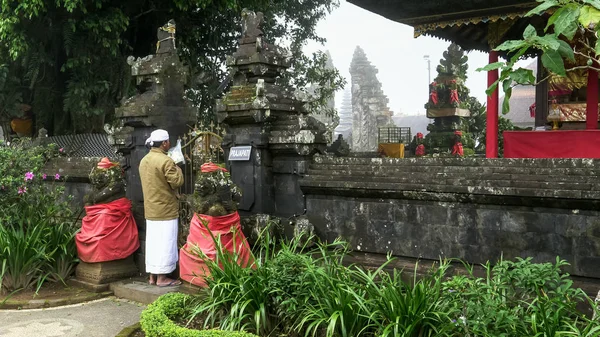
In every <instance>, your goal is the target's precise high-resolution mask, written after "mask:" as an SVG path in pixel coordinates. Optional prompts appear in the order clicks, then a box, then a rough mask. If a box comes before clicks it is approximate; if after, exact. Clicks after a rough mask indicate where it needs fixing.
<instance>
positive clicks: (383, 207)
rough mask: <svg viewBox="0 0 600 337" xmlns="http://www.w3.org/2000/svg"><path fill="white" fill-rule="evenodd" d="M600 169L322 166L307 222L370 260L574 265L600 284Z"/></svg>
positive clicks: (497, 164)
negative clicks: (372, 256)
mask: <svg viewBox="0 0 600 337" xmlns="http://www.w3.org/2000/svg"><path fill="white" fill-rule="evenodd" d="M599 164H600V161H593V160H527V159H521V160H515V159H498V160H486V159H473V158H467V159H454V158H447V159H442V158H427V159H417V158H414V159H404V160H399V159H396V160H395V159H379V158H373V159H369V158H330V157H322V156H320V157H317V158H315V160H314V161H313V163H312V164H311V166H310V168H309V170H308V174H307V175H306V176H305V177H304V178H303V179H302V180H301V181H300V184H301V186H302V189H303V191H304V193H305V195H306V207H307V216H308V218H309V220H310V221H311V222H312V223H313V224H314V225H315V228H316V231H317V232H318V234H319V235H320V236H322V237H323V238H327V239H329V240H331V239H333V238H335V237H337V236H341V237H343V238H345V239H346V240H348V241H349V242H350V243H351V245H352V248H353V249H354V250H356V251H360V252H365V253H379V254H386V253H388V252H393V254H394V255H398V256H405V257H412V258H423V259H439V258H440V257H442V258H460V259H464V260H466V261H468V262H471V263H484V262H486V261H488V260H489V261H496V260H497V259H499V258H500V257H501V256H504V258H507V259H512V258H514V257H517V256H520V257H533V259H534V260H535V261H538V262H542V261H554V260H555V258H556V256H560V257H561V258H564V259H566V260H567V261H569V262H570V263H571V267H570V269H569V270H568V272H570V273H572V274H573V275H577V276H583V277H593V278H600V217H599V216H600V207H599V206H600V187H598V186H599V184H598V181H599V180H598V179H600V165H599Z"/></svg>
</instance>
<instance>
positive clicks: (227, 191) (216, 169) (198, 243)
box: [179, 163, 254, 287]
mask: <svg viewBox="0 0 600 337" xmlns="http://www.w3.org/2000/svg"><path fill="white" fill-rule="evenodd" d="M200 172H201V173H200V174H199V176H198V179H197V181H196V184H195V185H196V186H195V191H194V196H193V202H192V204H193V208H194V216H193V218H192V221H191V224H190V233H189V235H188V237H187V241H186V243H185V245H184V246H183V247H182V248H181V249H180V251H179V274H180V277H181V279H183V280H184V281H187V282H190V283H192V284H194V285H197V286H201V287H204V286H206V280H205V279H206V277H208V276H209V270H208V267H207V266H206V263H205V261H206V260H205V259H210V260H213V261H214V260H215V259H216V257H217V253H218V249H223V250H224V251H226V252H228V253H231V254H233V256H234V257H235V259H236V261H237V263H238V264H239V265H241V266H243V267H249V266H251V265H252V264H253V262H254V259H253V257H252V252H251V251H250V246H249V245H248V242H247V240H246V237H245V236H244V233H242V229H241V226H240V216H239V214H238V212H237V202H238V201H239V200H240V198H241V193H240V191H239V189H238V188H237V186H235V185H234V184H233V182H232V181H231V179H230V177H229V173H228V172H227V170H226V169H224V168H222V167H220V166H218V165H215V164H213V163H207V164H204V165H202V167H201V169H200ZM217 242H219V243H220V245H219V244H217ZM219 246H220V247H219Z"/></svg>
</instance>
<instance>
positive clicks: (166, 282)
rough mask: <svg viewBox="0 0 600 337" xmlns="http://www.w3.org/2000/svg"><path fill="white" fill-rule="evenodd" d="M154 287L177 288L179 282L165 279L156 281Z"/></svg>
mask: <svg viewBox="0 0 600 337" xmlns="http://www.w3.org/2000/svg"><path fill="white" fill-rule="evenodd" d="M156 285H157V286H159V287H171V286H179V285H181V281H179V280H172V279H170V278H165V279H163V280H160V281H157V282H156Z"/></svg>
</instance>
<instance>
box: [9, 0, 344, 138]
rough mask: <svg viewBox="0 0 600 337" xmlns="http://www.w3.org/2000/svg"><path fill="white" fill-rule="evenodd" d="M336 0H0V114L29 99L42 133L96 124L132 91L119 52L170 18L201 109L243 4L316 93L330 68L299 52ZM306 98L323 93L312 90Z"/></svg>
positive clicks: (294, 76)
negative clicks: (258, 15)
mask: <svg viewBox="0 0 600 337" xmlns="http://www.w3.org/2000/svg"><path fill="white" fill-rule="evenodd" d="M337 5H338V0H131V1H121V0H86V1H84V0H55V1H46V0H4V1H2V7H1V8H0V40H1V43H2V45H3V46H5V47H4V48H2V49H1V50H0V118H4V119H6V118H10V117H13V116H17V115H19V113H20V108H19V104H20V103H25V104H28V105H31V106H32V107H33V111H34V114H35V117H36V124H37V126H44V127H45V128H47V129H48V130H49V132H50V134H51V135H52V134H65V133H73V132H90V131H99V129H101V128H102V125H103V124H104V121H105V120H106V121H108V120H109V119H110V116H111V115H112V113H113V111H114V107H115V106H116V105H118V103H119V101H120V100H121V99H123V98H125V97H129V96H131V95H133V94H134V93H135V88H134V87H132V85H130V83H131V78H130V75H129V71H130V70H129V66H128V65H127V64H126V62H125V60H126V58H127V56H129V55H133V56H136V57H143V56H146V55H148V54H152V53H153V52H154V50H155V48H156V29H157V28H158V27H160V26H162V25H163V24H164V23H166V22H167V21H168V20H169V19H175V21H176V24H177V33H178V34H177V44H178V50H179V53H180V56H181V58H182V60H183V61H184V62H185V63H186V64H188V65H189V66H190V67H191V69H192V73H193V74H194V75H195V76H194V81H193V83H192V89H193V90H190V91H189V97H190V98H191V99H192V100H193V101H194V102H195V103H196V104H197V105H198V108H199V111H200V114H204V116H206V115H209V114H210V113H209V112H210V111H212V105H213V101H214V98H215V96H216V95H217V94H218V91H219V89H222V88H219V86H220V84H221V83H222V81H223V79H224V78H225V77H226V75H227V70H226V69H225V66H224V61H225V57H226V56H227V55H229V54H231V53H233V51H234V50H235V48H236V43H237V38H238V37H239V32H240V13H241V10H242V9H243V8H249V9H252V10H255V11H262V12H263V13H264V14H265V18H266V21H267V22H266V24H265V27H264V28H265V29H264V30H265V35H266V36H267V37H268V38H269V39H272V40H277V41H278V42H280V43H281V42H284V43H286V45H288V46H289V48H290V50H291V52H292V55H293V56H292V61H293V67H292V71H291V75H289V77H288V78H286V79H287V80H288V83H292V84H293V85H295V86H296V87H303V86H304V85H306V84H308V83H315V84H318V85H320V86H321V87H322V88H323V89H322V90H321V91H320V92H319V93H320V94H321V96H323V95H328V94H332V93H333V90H332V89H328V88H332V87H336V86H342V85H343V80H342V79H341V77H340V76H339V73H338V72H337V70H332V71H326V70H322V68H323V67H324V65H325V62H326V56H325V54H323V53H317V54H315V55H313V56H306V55H304V54H303V53H302V47H303V46H304V45H305V44H306V43H307V42H308V41H310V40H315V41H318V42H323V41H324V40H323V39H322V38H321V37H319V36H318V35H317V34H316V32H315V28H316V24H317V22H318V21H319V20H321V19H322V18H324V17H325V16H326V15H327V14H328V13H329V12H330V11H331V10H333V9H334V8H335V7H336V6H337ZM315 101H317V102H319V101H323V102H324V101H325V98H323V97H315ZM105 117H106V118H105Z"/></svg>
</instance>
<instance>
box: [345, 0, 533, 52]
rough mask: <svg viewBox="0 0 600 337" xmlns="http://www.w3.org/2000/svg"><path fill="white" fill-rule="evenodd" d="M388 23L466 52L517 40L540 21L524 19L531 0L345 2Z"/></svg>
mask: <svg viewBox="0 0 600 337" xmlns="http://www.w3.org/2000/svg"><path fill="white" fill-rule="evenodd" d="M348 1H349V2H350V3H352V4H354V5H357V6H359V7H361V8H364V9H366V10H368V11H370V12H373V13H376V14H379V15H381V16H383V17H385V18H387V19H390V20H393V21H396V22H400V23H403V24H407V25H409V26H412V27H413V28H414V30H415V37H417V36H420V35H430V36H435V37H438V38H441V39H444V40H450V41H452V42H455V43H457V44H458V45H460V46H461V47H462V48H463V49H466V50H480V51H489V50H490V49H491V48H490V46H492V48H493V47H495V46H496V45H498V44H500V43H501V42H502V41H504V40H506V39H518V38H520V37H521V34H522V32H523V30H524V29H525V27H526V26H527V25H528V24H534V26H540V25H544V24H545V23H544V20H543V18H541V17H530V18H524V17H523V16H524V15H525V14H526V13H527V12H528V11H529V10H530V9H532V8H534V7H535V6H537V5H538V4H539V3H537V2H535V1H533V0H418V1H415V0H348Z"/></svg>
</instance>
